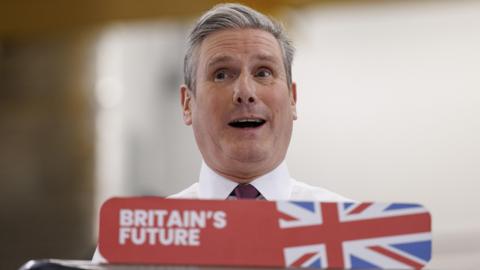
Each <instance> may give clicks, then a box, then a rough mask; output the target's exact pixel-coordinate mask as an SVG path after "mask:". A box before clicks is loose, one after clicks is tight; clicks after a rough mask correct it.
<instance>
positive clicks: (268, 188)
mask: <svg viewBox="0 0 480 270" xmlns="http://www.w3.org/2000/svg"><path fill="white" fill-rule="evenodd" d="M250 184H251V185H253V186H254V187H255V188H256V189H257V190H258V191H259V192H260V194H261V196H263V198H265V199H266V200H304V201H333V202H335V201H351V200H350V199H347V198H345V197H343V196H341V195H338V194H336V193H334V192H331V191H329V190H327V189H324V188H320V187H315V186H311V185H309V184H306V183H303V182H300V181H297V180H295V179H293V178H291V177H290V173H289V172H288V168H287V164H286V163H285V161H283V162H282V163H281V164H280V165H279V166H278V167H277V168H275V169H274V170H273V171H271V172H269V173H267V174H265V175H263V176H260V177H258V178H257V179H255V180H253V181H252V182H250ZM237 185H238V183H236V182H234V181H232V180H229V179H227V178H225V177H223V176H221V175H219V174H217V173H216V172H214V171H213V170H212V169H210V167H208V165H207V164H206V163H205V162H202V168H201V169H200V177H199V179H198V182H197V183H195V184H193V185H191V186H190V187H188V188H187V189H185V190H183V191H181V192H179V193H177V194H174V195H172V196H170V197H169V198H172V199H219V200H225V199H227V198H228V197H229V195H230V193H232V191H233V189H234V188H235V187H236V186H237ZM92 262H93V263H105V262H106V260H105V259H104V258H103V256H102V255H101V254H100V252H99V250H98V248H97V249H96V250H95V254H94V255H93V259H92Z"/></svg>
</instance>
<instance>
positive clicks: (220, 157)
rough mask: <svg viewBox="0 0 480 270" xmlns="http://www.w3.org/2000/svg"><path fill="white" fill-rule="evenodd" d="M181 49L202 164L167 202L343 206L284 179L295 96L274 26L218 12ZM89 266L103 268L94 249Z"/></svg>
mask: <svg viewBox="0 0 480 270" xmlns="http://www.w3.org/2000/svg"><path fill="white" fill-rule="evenodd" d="M188 45H189V47H188V49H187V53H186V56H185V67H184V72H185V74H184V75H185V84H184V85H182V86H180V96H181V105H182V108H183V120H184V122H185V124H186V125H191V126H192V128H193V132H194V134H195V140H196V142H197V145H198V148H199V150H200V152H201V154H202V157H203V163H202V168H201V171H200V177H199V181H198V183H195V184H193V185H192V186H190V187H189V188H187V189H185V190H184V191H182V192H180V193H177V194H175V195H172V196H170V198H185V199H187V198H189V199H222V200H223V199H248V198H250V199H266V200H317V201H344V200H348V199H346V198H344V197H342V196H340V195H338V194H335V193H333V192H331V191H328V190H326V189H323V188H319V187H313V186H311V185H308V184H305V183H302V182H299V181H297V180H295V179H293V178H291V177H290V175H289V173H288V169H287V165H286V164H285V161H284V159H285V155H286V153H287V149H288V145H289V143H290V138H291V135H292V126H293V120H295V119H296V118H297V113H296V101H297V89H296V85H295V83H294V82H293V81H292V68H291V67H292V60H293V53H294V48H293V46H292V45H291V42H290V41H289V39H288V37H287V36H286V34H285V32H284V30H283V29H282V27H281V26H280V25H279V24H277V23H275V22H273V21H272V20H270V19H269V18H268V17H266V16H265V15H263V14H261V13H259V12H257V11H255V10H253V9H251V8H248V7H246V6H243V5H239V4H221V5H217V6H215V7H214V8H212V9H211V10H209V11H208V12H207V13H205V14H204V15H203V16H202V17H201V18H200V20H199V21H198V22H197V24H196V25H195V27H194V28H193V30H192V32H191V34H190V36H189V43H188ZM92 261H93V262H94V263H101V262H105V260H104V259H103V257H102V256H101V254H100V253H99V252H98V249H97V251H96V252H95V255H94V257H93V259H92Z"/></svg>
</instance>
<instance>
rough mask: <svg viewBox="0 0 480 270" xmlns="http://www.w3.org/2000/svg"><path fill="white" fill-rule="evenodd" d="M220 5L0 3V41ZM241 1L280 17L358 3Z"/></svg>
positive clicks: (182, 1)
mask: <svg viewBox="0 0 480 270" xmlns="http://www.w3.org/2000/svg"><path fill="white" fill-rule="evenodd" d="M219 2H222V1H218V0H217V1H214V0H199V1H192V0H190V1H189V0H176V1H165V0H99V1H96V0H84V1H80V0H77V1H73V0H72V1H65V0H42V1H37V0H1V1H0V39H2V38H9V39H11V38H29V37H36V36H45V35H56V34H68V33H71V32H77V31H82V30H85V29H87V30H88V29H91V28H94V27H98V26H102V25H104V24H107V23H111V22H119V21H126V20H151V19H160V18H167V19H168V18H175V19H191V18H192V17H194V16H198V14H199V13H201V12H202V11H205V10H207V9H209V8H211V7H212V6H213V5H214V4H216V3H219ZM223 2H225V1H223ZM241 2H242V3H244V4H246V5H249V6H251V7H253V8H256V9H258V10H260V11H263V12H267V13H269V14H272V15H279V14H278V13H279V12H281V10H282V9H283V8H285V7H290V8H301V7H305V6H307V5H311V4H332V3H335V4H338V3H348V2H350V3H352V2H355V3H358V2H360V1H338V0H337V1H333V0H316V1H315V0H263V1H254V0H247V1H241ZM361 2H362V3H363V2H371V1H361Z"/></svg>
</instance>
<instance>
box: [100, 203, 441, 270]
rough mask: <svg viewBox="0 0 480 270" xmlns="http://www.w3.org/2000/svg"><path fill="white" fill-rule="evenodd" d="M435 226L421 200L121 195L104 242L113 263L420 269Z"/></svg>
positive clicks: (110, 209) (110, 212) (111, 206)
mask: <svg viewBox="0 0 480 270" xmlns="http://www.w3.org/2000/svg"><path fill="white" fill-rule="evenodd" d="M430 228H431V225H430V215H429V213H428V211H427V210H425V208H423V207H421V206H420V205H417V204H385V203H350V202H348V203H320V202H288V201H280V202H273V201H258V200H238V201H235V200H230V201H229V200H227V201H216V200H179V199H162V198H157V197H137V198H114V199H110V200H108V201H107V202H106V203H105V204H104V205H103V206H102V209H101V216H100V238H99V249H100V253H101V254H102V255H103V256H104V257H105V258H106V259H107V261H108V262H109V263H127V264H167V265H168V264H170V265H172V264H177V265H224V266H269V267H285V266H288V267H317V268H326V267H339V268H365V267H367V268H368V267H372V266H376V267H380V268H412V269H413V268H421V267H423V266H424V265H425V264H426V263H427V262H428V261H429V260H430V256H431V234H430Z"/></svg>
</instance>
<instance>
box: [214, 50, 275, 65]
mask: <svg viewBox="0 0 480 270" xmlns="http://www.w3.org/2000/svg"><path fill="white" fill-rule="evenodd" d="M254 58H255V59H257V60H260V61H267V62H270V63H273V64H278V61H277V60H276V59H275V57H274V56H273V55H270V54H264V53H260V54H256V55H255V56H254ZM232 61H234V59H233V57H231V56H230V55H220V56H215V57H214V58H213V60H211V61H210V62H209V63H208V65H207V66H208V68H211V67H213V66H217V65H219V64H224V63H229V62H232Z"/></svg>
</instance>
